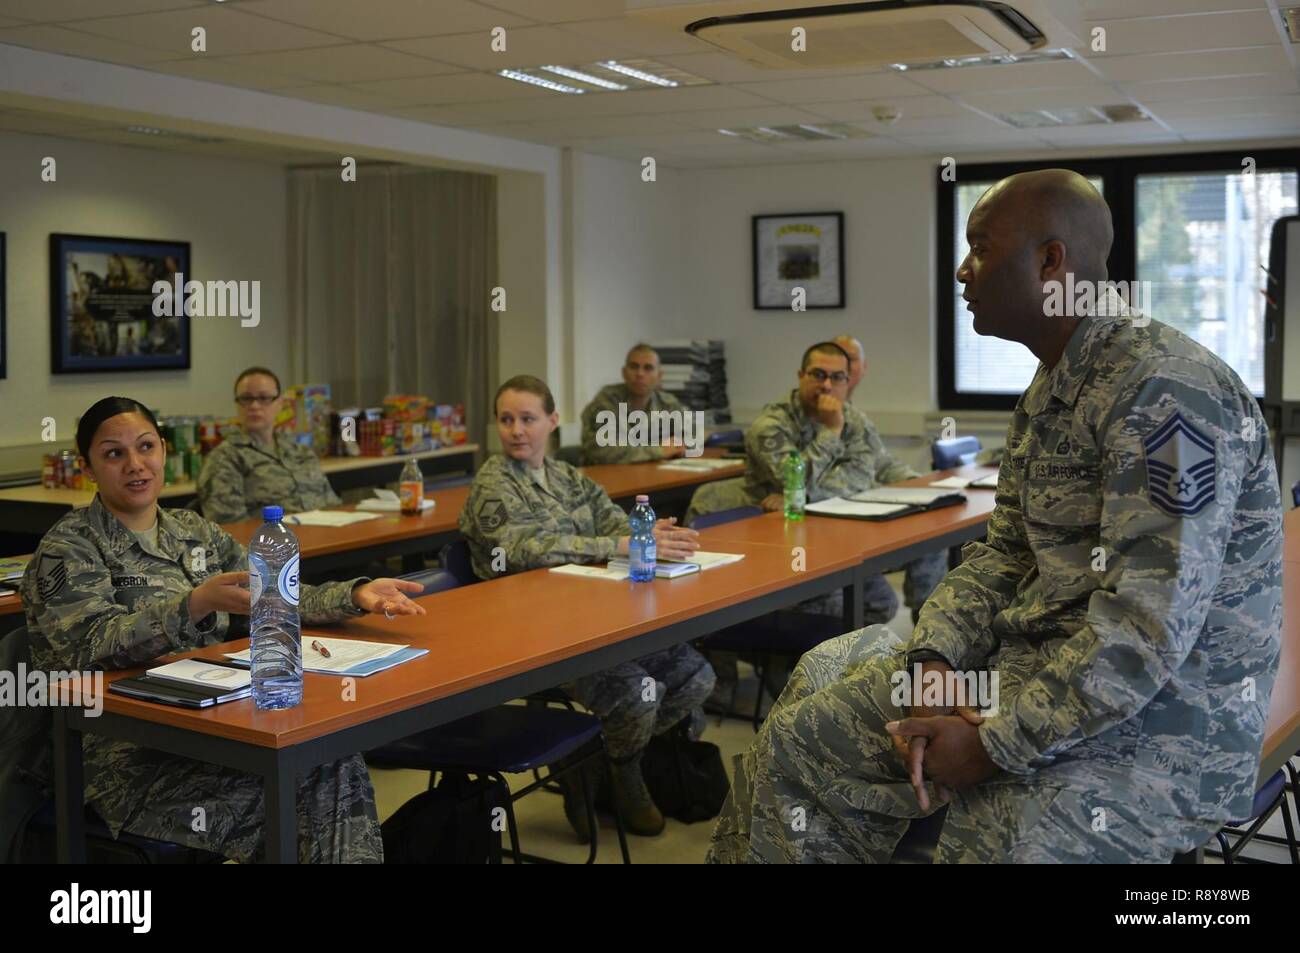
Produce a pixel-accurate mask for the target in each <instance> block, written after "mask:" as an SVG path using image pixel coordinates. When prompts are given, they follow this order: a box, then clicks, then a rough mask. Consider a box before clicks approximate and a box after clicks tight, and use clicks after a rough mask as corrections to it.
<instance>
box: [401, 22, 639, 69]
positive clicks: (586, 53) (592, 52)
mask: <svg viewBox="0 0 1300 953" xmlns="http://www.w3.org/2000/svg"><path fill="white" fill-rule="evenodd" d="M505 40H506V48H505V49H504V50H502V51H500V52H496V51H494V50H493V49H492V44H491V38H490V37H489V35H488V34H487V33H470V34H464V35H459V36H426V37H421V38H420V39H415V40H391V41H389V42H388V43H385V44H384V45H385V46H387V47H390V48H392V49H394V50H402V51H404V52H407V53H414V54H416V55H417V56H427V57H429V58H430V59H435V60H441V61H442V62H444V63H455V64H457V65H458V66H463V67H466V68H469V69H483V70H498V69H510V68H513V67H517V66H543V65H555V66H572V65H574V64H578V63H593V62H595V61H597V60H605V59H611V58H614V57H616V56H618V55H620V54H619V53H618V51H617V50H615V49H613V48H612V47H610V46H609V44H607V43H602V42H600V41H598V40H592V39H589V38H588V37H583V36H576V35H574V34H572V33H566V32H565V31H564V30H561V29H558V28H557V27H553V26H531V27H512V28H510V29H507V30H506V36H505Z"/></svg>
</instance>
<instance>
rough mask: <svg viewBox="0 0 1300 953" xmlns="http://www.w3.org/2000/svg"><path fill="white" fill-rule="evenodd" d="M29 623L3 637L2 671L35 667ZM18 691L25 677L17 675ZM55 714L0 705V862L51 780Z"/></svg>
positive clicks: (23, 688) (40, 707)
mask: <svg viewBox="0 0 1300 953" xmlns="http://www.w3.org/2000/svg"><path fill="white" fill-rule="evenodd" d="M31 662H32V653H31V645H30V643H29V641H28V638H27V626H25V625H23V626H19V627H18V628H16V629H14V630H13V631H11V632H9V633H7V634H5V635H0V671H5V672H12V673H14V674H15V676H16V675H17V673H18V666H19V665H22V666H24V668H27V667H29V666H30V665H31ZM14 684H15V686H16V689H17V691H19V692H25V691H26V690H27V685H26V680H25V679H23V680H18V679H17V678H15V681H14ZM52 725H53V718H52V716H51V715H50V708H49V707H48V706H46V705H4V706H0V863H8V862H9V859H10V852H11V850H12V849H13V847H14V845H15V844H16V843H17V842H18V840H19V835H20V834H21V833H22V831H23V829H24V828H25V827H26V825H27V820H28V818H29V817H30V816H31V814H32V812H33V811H35V810H36V809H37V808H38V807H39V806H40V805H41V803H43V801H44V800H45V797H46V793H47V792H46V791H45V786H46V783H47V782H48V780H49V770H50V762H49V757H50V754H51V749H52V744H51V736H50V732H51V729H52Z"/></svg>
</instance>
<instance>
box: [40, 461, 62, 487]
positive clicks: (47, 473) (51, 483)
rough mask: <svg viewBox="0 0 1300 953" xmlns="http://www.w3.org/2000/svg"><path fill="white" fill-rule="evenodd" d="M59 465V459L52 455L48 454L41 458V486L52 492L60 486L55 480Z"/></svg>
mask: <svg viewBox="0 0 1300 953" xmlns="http://www.w3.org/2000/svg"><path fill="white" fill-rule="evenodd" d="M58 465H59V458H58V457H57V456H55V455H54V454H52V453H47V454H44V455H42V457H41V486H43V487H45V488H46V489H47V490H52V489H54V487H56V486H58V485H59V484H58V482H57V481H56V480H55V479H54V474H55V471H56V470H57V468H58Z"/></svg>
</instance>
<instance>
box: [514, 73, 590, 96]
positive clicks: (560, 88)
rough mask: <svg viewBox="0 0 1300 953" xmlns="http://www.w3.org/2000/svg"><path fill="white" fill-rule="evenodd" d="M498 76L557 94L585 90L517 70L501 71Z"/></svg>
mask: <svg viewBox="0 0 1300 953" xmlns="http://www.w3.org/2000/svg"><path fill="white" fill-rule="evenodd" d="M497 75H498V76H504V77H505V78H506V79H513V80H516V81H518V82H520V83H532V84H533V85H534V86H541V87H543V88H544V89H550V90H554V91H555V92H557V93H575V94H581V93H585V92H586V90H585V89H578V88H577V87H574V86H565V85H564V84H563V83H557V82H554V81H553V80H549V79H545V78H543V77H541V76H534V75H532V74H531V73H525V72H522V71H521V70H517V69H503V70H498V71H497Z"/></svg>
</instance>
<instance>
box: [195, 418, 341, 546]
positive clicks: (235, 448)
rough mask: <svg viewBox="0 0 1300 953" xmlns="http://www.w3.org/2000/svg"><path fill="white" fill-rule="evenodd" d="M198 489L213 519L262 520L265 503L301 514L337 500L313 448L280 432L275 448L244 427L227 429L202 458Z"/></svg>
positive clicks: (230, 520)
mask: <svg viewBox="0 0 1300 953" xmlns="http://www.w3.org/2000/svg"><path fill="white" fill-rule="evenodd" d="M198 492H199V504H200V505H201V506H202V507H203V515H204V516H206V517H207V518H208V519H210V520H212V522H214V523H234V522H237V521H239V520H246V519H261V518H262V507H264V506H281V507H284V511H285V512H286V513H302V512H304V511H305V510H315V509H320V508H321V507H325V506H337V505H338V504H339V503H340V502H342V501H341V500H340V499H339V495H338V494H337V493H335V492H334V488H333V487H332V486H330V481H329V479H328V478H327V477H326V476H325V474H324V473H323V472H322V471H321V468H320V460H319V459H317V457H316V453H315V451H313V450H312V449H311V448H310V447H304V446H303V445H302V444H300V443H295V442H294V441H293V439H292V438H290V437H289V435H288V434H285V433H281V432H279V431H277V432H276V433H275V452H274V453H272V452H271V451H270V449H269V448H266V447H261V446H258V445H257V444H255V443H253V440H252V438H251V437H249V436H248V434H247V433H245V432H244V431H243V430H235V431H233V432H232V433H230V435H229V436H227V437H226V439H225V440H223V441H222V442H221V443H219V444H217V446H216V447H214V448H213V449H212V451H211V452H210V453H209V454H208V455H207V457H206V458H205V459H204V461H203V469H202V470H200V471H199V480H198Z"/></svg>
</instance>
